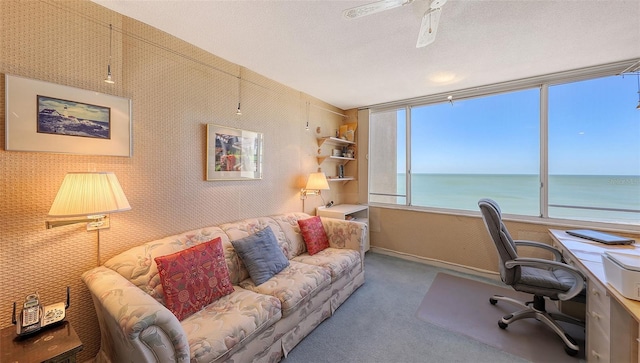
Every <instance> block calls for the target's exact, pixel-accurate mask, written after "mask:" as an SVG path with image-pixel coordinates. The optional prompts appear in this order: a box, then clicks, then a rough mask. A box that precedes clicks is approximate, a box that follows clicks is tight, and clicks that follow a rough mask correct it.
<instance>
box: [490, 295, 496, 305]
mask: <svg viewBox="0 0 640 363" xmlns="http://www.w3.org/2000/svg"><path fill="white" fill-rule="evenodd" d="M489 302H490V303H491V305H495V304H497V303H498V300H496V299H494V298H492V297H490V298H489Z"/></svg>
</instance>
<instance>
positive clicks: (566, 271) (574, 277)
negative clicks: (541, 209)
mask: <svg viewBox="0 0 640 363" xmlns="http://www.w3.org/2000/svg"><path fill="white" fill-rule="evenodd" d="M478 206H479V207H480V211H481V212H482V219H483V220H484V223H485V226H486V227H487V231H489V234H490V235H491V239H492V240H493V242H494V243H495V245H496V248H497V249H498V256H499V259H500V264H499V267H500V277H501V278H502V281H503V282H504V283H505V284H507V285H510V286H511V287H512V288H513V289H514V290H516V291H522V292H526V293H530V294H533V301H528V302H522V301H518V300H515V299H512V298H509V297H505V296H500V295H494V296H492V297H491V298H490V299H489V302H490V303H491V304H493V305H495V304H496V303H497V302H498V301H506V302H510V303H513V304H516V305H519V306H524V307H525V309H523V310H520V311H518V312H515V313H511V314H507V315H505V316H503V317H502V318H501V319H500V320H499V321H498V326H499V327H500V328H502V329H506V328H507V326H508V325H509V324H511V323H513V322H514V321H516V320H520V319H524V318H534V319H536V320H538V321H541V322H543V323H544V324H546V325H547V326H549V327H550V328H551V329H553V331H555V332H556V334H558V335H559V336H560V338H562V340H563V341H564V344H565V351H566V352H567V354H569V355H571V356H573V355H576V354H578V350H579V347H578V344H577V343H576V341H575V340H574V339H573V338H572V337H571V336H569V335H568V334H567V333H566V332H565V331H564V329H563V328H562V327H561V326H560V325H559V324H558V323H557V322H556V320H559V321H564V322H568V323H572V324H578V325H580V326H582V327H584V322H583V321H581V320H578V319H576V318H574V317H571V316H568V315H565V314H555V313H548V312H547V310H546V308H545V298H548V299H551V300H562V301H565V300H572V299H573V300H578V301H580V300H581V301H584V292H583V289H584V286H585V278H584V275H583V274H582V273H581V272H580V271H578V270H577V269H575V268H574V267H573V266H569V265H567V264H565V263H562V262H561V260H562V254H561V253H560V251H558V250H557V249H555V248H553V247H552V246H549V245H547V244H544V243H540V242H533V241H521V240H516V241H514V240H513V239H512V238H511V235H510V234H509V231H508V230H507V228H506V226H505V225H504V223H503V222H502V214H501V212H500V207H499V206H498V204H497V203H496V202H495V201H493V200H491V199H481V200H480V201H479V202H478ZM518 246H529V247H537V248H543V249H545V250H547V251H551V252H552V253H553V255H554V259H555V261H551V260H545V259H540V258H526V257H518Z"/></svg>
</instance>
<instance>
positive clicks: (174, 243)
mask: <svg viewBox="0 0 640 363" xmlns="http://www.w3.org/2000/svg"><path fill="white" fill-rule="evenodd" d="M216 237H220V238H221V239H222V246H223V248H224V249H225V258H226V259H227V265H228V266H229V273H230V276H231V283H236V284H237V283H239V282H240V281H242V280H244V279H246V278H247V277H249V273H248V272H247V271H246V269H245V268H244V266H241V265H242V263H241V261H240V258H239V257H238V256H237V255H236V253H235V250H234V249H233V246H231V243H230V242H229V238H228V237H227V235H226V234H225V233H224V232H223V231H222V230H221V229H220V228H218V227H208V228H202V229H198V230H193V231H188V232H185V233H182V234H179V235H173V236H168V237H165V238H162V239H158V240H155V241H150V242H147V243H145V244H142V245H139V246H136V247H133V248H130V249H129V250H127V251H125V252H122V253H120V254H119V255H117V256H114V257H112V258H111V259H109V260H108V261H107V262H105V263H104V266H105V267H108V268H110V269H112V270H114V271H116V272H118V273H119V274H120V275H122V276H123V277H124V278H125V279H127V280H129V281H131V283H132V284H134V285H136V286H138V287H139V288H140V289H141V290H142V291H144V292H146V293H147V294H149V295H151V296H153V298H154V299H156V301H158V302H159V303H161V304H163V305H164V290H163V289H162V283H161V281H160V275H159V274H158V267H157V264H156V263H154V258H156V257H158V256H165V255H168V254H171V253H175V252H178V251H181V250H184V249H187V248H190V247H193V246H195V245H197V244H200V243H204V242H208V241H211V240H212V239H214V238H216Z"/></svg>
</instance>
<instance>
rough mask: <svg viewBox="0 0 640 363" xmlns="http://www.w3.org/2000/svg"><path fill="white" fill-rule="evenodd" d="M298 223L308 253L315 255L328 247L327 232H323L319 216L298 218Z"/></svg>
mask: <svg viewBox="0 0 640 363" xmlns="http://www.w3.org/2000/svg"><path fill="white" fill-rule="evenodd" d="M298 225H299V226H300V232H302V239H304V244H305V245H307V252H309V254H310V255H315V254H316V253H318V252H320V251H322V250H324V249H325V248H327V247H329V239H328V238H327V234H326V233H325V232H324V227H322V221H321V220H320V217H318V216H315V217H311V218H307V219H300V220H298Z"/></svg>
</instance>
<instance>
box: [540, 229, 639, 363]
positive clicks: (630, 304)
mask: <svg viewBox="0 0 640 363" xmlns="http://www.w3.org/2000/svg"><path fill="white" fill-rule="evenodd" d="M549 233H550V234H551V237H552V239H553V245H554V247H556V248H557V249H559V250H560V251H561V252H562V257H563V258H564V260H565V262H567V263H568V264H570V265H572V266H573V267H575V268H577V269H578V270H580V271H582V272H583V273H584V275H585V276H586V277H587V310H586V335H587V348H586V351H585V358H586V359H587V361H588V362H603V363H605V362H612V363H615V362H628V363H633V362H640V356H639V352H638V337H639V335H638V334H639V329H638V327H639V325H640V301H635V300H631V299H627V298H626V297H624V296H622V295H621V294H620V293H619V292H618V291H617V290H616V289H615V288H614V287H613V286H611V285H609V284H607V278H606V276H605V272H604V266H603V263H602V254H604V252H606V251H618V252H624V253H628V254H633V255H637V256H638V258H640V246H638V243H640V241H638V240H636V243H635V244H633V245H629V246H625V245H606V244H602V243H598V242H592V241H589V240H586V239H582V238H579V237H574V236H571V235H569V234H567V233H566V232H565V231H562V230H556V229H550V230H549Z"/></svg>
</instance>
